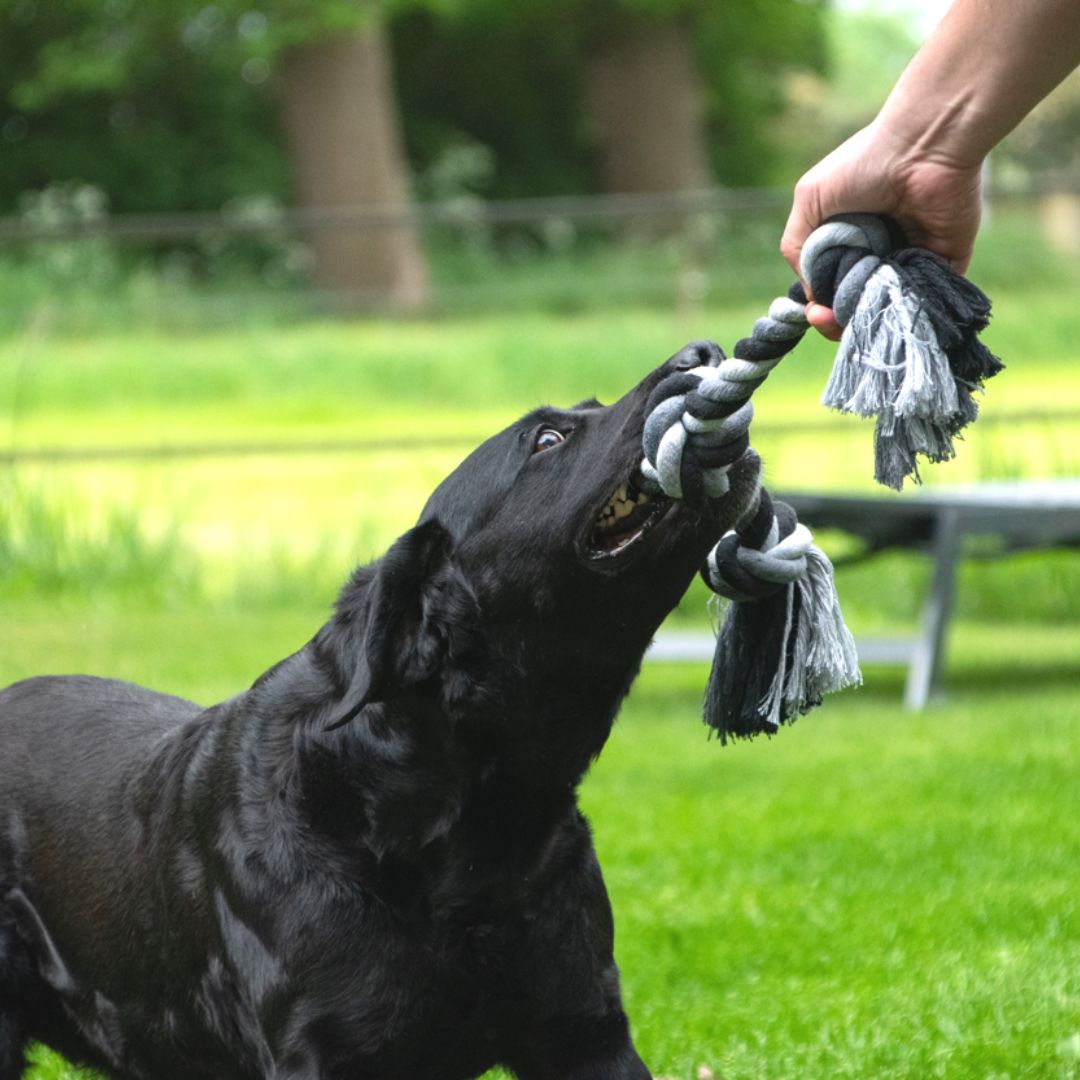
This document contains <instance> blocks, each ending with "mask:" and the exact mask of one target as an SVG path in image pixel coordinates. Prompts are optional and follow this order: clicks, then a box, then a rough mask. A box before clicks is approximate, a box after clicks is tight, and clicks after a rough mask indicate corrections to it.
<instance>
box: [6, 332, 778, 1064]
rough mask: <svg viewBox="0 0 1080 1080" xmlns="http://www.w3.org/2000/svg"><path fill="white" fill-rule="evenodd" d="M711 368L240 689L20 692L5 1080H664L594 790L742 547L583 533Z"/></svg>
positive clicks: (498, 475)
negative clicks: (651, 1064)
mask: <svg viewBox="0 0 1080 1080" xmlns="http://www.w3.org/2000/svg"><path fill="white" fill-rule="evenodd" d="M712 348H714V347H712V346H708V345H707V344H698V345H695V346H693V347H688V349H687V350H684V351H683V352H682V353H680V354H677V355H676V356H675V357H673V358H672V359H671V360H670V361H668V363H667V364H666V365H664V366H663V367H661V368H660V369H658V370H657V371H655V372H653V373H652V375H650V376H649V377H648V378H647V379H645V380H644V382H642V383H641V384H640V385H639V386H638V387H636V388H635V389H634V390H632V391H631V392H630V393H629V394H627V395H626V396H625V397H624V398H622V399H621V400H620V401H619V402H617V403H616V404H615V405H612V406H610V407H607V408H604V407H601V406H600V405H599V404H597V403H596V402H586V403H583V404H582V405H580V406H577V407H575V408H573V409H569V410H555V409H541V410H539V411H537V412H535V413H533V414H531V415H529V416H527V417H525V418H524V419H523V420H521V421H519V422H518V423H516V424H514V425H512V426H511V427H510V428H508V429H507V430H506V431H504V432H502V433H501V434H499V435H497V436H495V437H494V438H493V439H491V440H489V441H488V442H486V443H485V444H483V445H482V446H481V447H480V448H479V449H478V450H476V451H475V452H474V453H473V454H472V455H470V456H469V457H468V458H467V459H466V460H465V462H464V463H463V464H462V465H461V466H460V467H459V468H458V469H457V470H456V471H455V472H454V473H453V474H452V475H451V476H450V477H449V478H448V479H447V480H446V481H444V482H443V484H442V485H440V487H439V488H438V490H437V491H436V492H435V493H434V495H433V496H432V498H431V500H430V501H429V503H428V505H427V507H426V509H425V510H424V513H423V515H422V517H421V520H420V523H419V524H418V525H417V526H416V528H414V529H412V530H411V531H410V532H408V533H406V534H405V535H404V536H403V537H402V538H401V539H400V540H398V541H397V543H395V544H394V545H393V547H392V548H391V549H390V551H389V552H388V553H387V554H386V555H385V556H384V557H383V558H381V559H379V560H378V561H377V562H375V563H373V564H372V565H370V566H365V567H363V568H361V569H359V570H358V571H357V572H356V573H355V574H354V575H353V578H352V580H351V581H350V582H349V583H348V584H347V585H346V587H345V589H344V590H343V592H342V594H341V596H340V598H339V600H338V604H337V608H336V612H335V614H334V616H333V618H332V619H331V620H330V621H329V622H328V623H327V624H326V625H325V626H324V627H323V628H322V629H321V630H319V632H318V633H317V634H316V635H315V637H314V638H313V639H312V640H311V641H310V642H309V643H308V644H307V645H305V646H304V647H303V648H302V649H300V650H299V651H298V652H297V653H295V654H294V655H292V656H290V657H288V658H287V659H285V660H283V661H281V662H280V663H279V664H277V665H276V666H275V667H274V668H272V669H271V670H270V671H268V672H267V673H266V674H264V675H263V676H261V677H260V678H259V679H258V681H257V682H256V683H255V684H254V686H252V687H251V689H250V690H248V691H246V692H244V693H241V694H238V695H237V696H235V697H233V698H230V699H229V700H227V701H225V702H222V703H221V704H219V705H215V706H213V707H212V708H209V709H203V708H201V707H200V706H198V705H195V704H192V703H191V702H188V701H184V700H181V699H180V698H175V697H170V696H167V695H164V694H157V693H153V692H151V691H149V690H144V689H141V688H139V687H136V686H131V685H128V684H126V683H121V682H117V681H112V680H106V679H97V678H90V677H86V676H70V677H48V678H37V679H30V680H28V681H26V682H22V683H18V684H16V685H14V686H12V687H9V688H8V689H7V690H6V691H4V692H3V693H2V694H0V1080H17V1078H18V1077H19V1075H20V1073H21V1071H22V1069H23V1067H24V1048H25V1045H26V1043H27V1042H28V1041H29V1040H37V1041H40V1042H43V1043H45V1044H46V1045H49V1046H52V1047H54V1048H56V1049H57V1050H59V1051H60V1052H61V1053H63V1054H65V1055H66V1056H68V1057H70V1058H71V1059H73V1060H75V1061H79V1062H85V1063H87V1064H89V1065H91V1066H94V1067H96V1068H98V1069H99V1070H101V1071H102V1072H104V1073H105V1074H107V1075H109V1076H112V1077H116V1078H122V1080H128V1078H131V1080H135V1078H153V1080H225V1078H228V1080H255V1078H273V1080H339V1078H340V1080H345V1078H349V1080H360V1078H363V1080H420V1078H423V1080H458V1078H460V1080H464V1078H467V1077H474V1076H477V1075H478V1074H480V1073H482V1072H483V1071H484V1070H486V1069H487V1068H489V1067H491V1066H493V1065H495V1064H500V1063H501V1064H503V1065H505V1066H506V1067H507V1068H509V1069H510V1070H512V1071H513V1072H514V1073H516V1075H517V1076H518V1077H520V1078H522V1080H647V1078H648V1077H649V1072H648V1070H647V1069H646V1067H645V1065H644V1064H643V1063H642V1061H641V1059H640V1057H639V1056H638V1054H637V1052H636V1051H635V1050H634V1047H633V1044H632V1042H631V1039H630V1035H629V1029H628V1024H627V1020H626V1016H625V1014H624V1012H623V1008H622V1005H621V1001H620V993H619V981H618V972H617V970H616V967H615V964H614V961H613V958H612V944H613V926H612V918H611V909H610V905H609V903H608V900H607V895H606V893H605V890H604V884H603V880H602V878H601V874H600V868H599V866H598V864H597V861H596V857H595V855H594V852H593V846H592V841H591V838H590V834H589V829H588V825H587V824H586V822H585V819H584V818H583V817H582V815H581V814H580V812H579V811H578V808H577V803H576V788H577V785H578V783H579V781H580V780H581V778H582V776H583V775H584V773H585V771H586V769H587V768H588V766H589V764H590V762H591V761H592V759H593V758H595V756H596V755H597V754H598V753H599V751H600V749H601V747H602V746H603V744H604V742H605V740H606V738H607V736H608V733H609V731H610V728H611V725H612V723H613V721H614V718H615V714H616V712H617V710H618V707H619V704H620V702H621V700H622V698H623V697H624V696H625V695H626V693H627V692H628V690H629V688H630V684H631V682H632V681H633V679H634V677H635V675H636V674H637V671H638V667H639V665H640V661H641V658H642V655H643V653H644V651H645V649H646V647H647V646H648V644H649V641H650V639H651V637H652V635H653V633H654V632H655V630H656V628H657V626H658V625H659V624H660V622H661V620H662V618H663V617H664V615H665V614H666V613H667V612H668V611H669V610H670V609H671V608H672V607H673V606H674V605H675V603H677V601H678V599H679V597H680V596H681V595H682V593H683V592H684V591H685V589H686V587H687V585H688V584H689V582H690V580H691V578H692V576H693V574H694V573H695V571H696V569H697V567H698V566H699V565H700V564H701V561H702V559H703V558H704V555H705V553H706V552H707V550H708V549H709V547H711V546H712V544H713V543H715V541H716V540H717V538H718V537H719V536H720V534H721V533H722V532H723V530H724V529H725V528H726V527H727V526H728V525H729V524H730V521H725V520H723V517H724V514H723V513H722V512H721V511H718V510H715V509H713V510H700V511H696V510H692V509H691V508H689V507H687V506H685V505H683V504H681V503H670V502H667V501H666V500H664V499H662V498H659V499H657V500H655V501H654V503H653V504H651V506H650V507H649V508H648V511H645V510H642V511H639V514H638V517H639V518H642V516H643V515H644V514H645V513H646V512H647V513H648V514H650V515H651V516H650V517H649V518H648V520H647V521H646V520H642V528H643V530H644V531H643V533H642V534H641V535H640V536H639V537H638V538H637V539H636V540H635V541H634V542H632V543H629V544H627V545H626V546H625V547H623V548H621V549H619V550H617V551H607V552H604V551H601V550H599V549H597V548H596V547H595V545H594V544H593V540H592V539H591V538H593V537H595V535H596V534H595V533H594V523H595V522H596V520H597V518H598V515H599V514H600V512H601V509H602V508H603V507H604V505H605V503H606V502H607V501H608V499H609V498H610V497H611V495H612V492H613V491H614V490H615V489H616V488H617V487H618V485H619V484H620V483H622V482H624V481H626V480H627V479H628V478H629V477H630V476H631V475H632V473H633V471H634V467H635V465H636V463H637V462H638V460H639V458H640V454H641V431H642V423H643V412H644V407H645V402H646V399H647V397H648V395H649V393H650V391H651V390H652V389H653V388H654V387H655V386H656V384H657V383H658V381H659V380H660V379H661V378H662V377H664V376H665V375H666V374H669V373H670V372H671V371H672V370H674V369H675V368H676V367H687V366H692V365H693V364H695V363H699V362H701V361H702V360H703V359H707V358H708V356H710V355H712V354H711V352H710V350H711V349H712ZM542 432H547V434H541V433H542ZM552 433H554V434H552ZM559 436H561V437H562V441H561V442H560V441H559ZM756 473H757V465H756V463H755V462H754V461H746V462H744V464H743V466H742V468H741V469H740V468H736V469H735V470H733V474H732V475H733V478H734V481H735V484H734V489H733V495H732V496H731V497H730V498H729V499H727V500H724V505H726V506H731V507H734V506H738V505H739V502H740V500H739V497H738V493H739V492H742V493H744V494H746V493H748V492H749V491H750V490H752V488H753V485H754V484H755V483H756ZM728 516H730V512H729V513H728ZM635 520H637V519H635ZM609 546H610V545H609Z"/></svg>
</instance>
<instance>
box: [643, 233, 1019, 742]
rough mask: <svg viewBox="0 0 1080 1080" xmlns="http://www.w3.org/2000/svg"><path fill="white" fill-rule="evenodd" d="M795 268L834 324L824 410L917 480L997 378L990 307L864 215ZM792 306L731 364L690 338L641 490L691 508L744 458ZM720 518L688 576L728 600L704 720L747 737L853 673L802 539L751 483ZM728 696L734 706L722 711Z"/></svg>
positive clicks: (794, 328) (944, 454)
mask: <svg viewBox="0 0 1080 1080" xmlns="http://www.w3.org/2000/svg"><path fill="white" fill-rule="evenodd" d="M800 271H801V274H802V277H803V279H804V280H805V281H806V282H807V283H808V284H809V286H810V289H811V292H812V293H813V296H814V298H815V300H817V301H818V302H820V303H822V304H825V305H828V306H831V307H832V309H833V311H834V313H835V315H836V319H837V321H838V322H839V324H840V325H841V326H842V327H844V333H843V336H842V339H841V342H840V348H839V350H838V352H837V358H836V363H835V365H834V367H833V371H832V374H831V375H830V378H829V381H828V384H827V385H826V388H825V392H824V394H823V396H822V401H823V402H824V403H825V404H827V405H829V406H831V407H833V408H836V409H839V410H840V411H842V412H855V413H859V414H861V415H864V416H870V415H872V416H876V417H877V427H876V429H875V444H874V458H875V478H876V479H877V480H878V481H879V482H881V483H884V484H887V485H889V486H891V487H895V488H899V487H900V486H901V485H902V484H903V481H904V479H905V478H906V477H907V476H909V475H914V476H915V479H916V480H918V470H917V468H916V458H917V456H918V455H923V456H925V457H927V458H928V459H929V460H930V461H941V460H944V459H946V458H948V457H951V456H953V438H954V437H955V436H956V435H957V433H958V432H959V431H960V430H961V429H962V428H963V427H964V426H965V425H966V424H968V423H970V422H971V421H972V420H973V419H974V418H975V416H976V415H977V408H976V405H975V402H974V399H973V396H972V395H973V392H974V391H976V390H979V389H981V388H982V383H983V380H985V379H986V378H989V377H990V376H992V375H994V374H996V373H997V371H999V370H1000V369H1001V366H1002V365H1001V363H1000V361H998V360H997V359H996V357H994V356H992V355H991V354H990V353H989V352H988V350H987V349H986V348H985V346H983V345H982V343H981V342H979V341H978V338H977V335H978V333H979V331H981V330H982V329H983V328H984V327H985V326H986V324H987V321H988V318H989V311H990V303H989V301H988V300H987V298H986V297H985V296H984V295H983V293H982V292H981V291H980V290H979V289H977V288H976V287H975V286H974V285H972V284H971V283H970V282H969V281H967V280H966V279H965V278H963V277H962V276H961V275H959V274H957V273H956V272H955V271H953V270H952V269H951V267H949V265H948V264H947V263H946V262H945V261H944V260H943V259H940V258H938V257H937V256H936V255H933V254H932V253H930V252H928V251H924V250H922V249H920V248H907V247H905V244H904V238H903V236H902V234H901V233H900V232H899V230H898V229H897V228H896V227H895V225H893V223H891V222H890V221H889V220H888V219H886V218H882V217H878V216H876V215H873V214H851V215H846V216H844V217H843V218H839V219H835V220H832V221H830V222H827V223H826V224H825V225H823V226H821V227H820V228H818V229H816V230H815V231H814V232H813V233H812V234H811V235H810V237H809V238H808V240H807V243H806V245H805V247H804V248H803V251H802V257H801V264H800ZM805 306H806V294H805V293H804V291H803V288H802V286H801V284H799V283H798V282H796V283H795V284H794V285H793V286H792V287H791V289H790V290H789V291H788V295H787V296H786V297H779V298H777V299H776V300H774V301H773V303H772V304H771V305H770V307H769V312H768V314H767V315H766V316H764V317H763V318H761V319H758V320H757V322H755V323H754V327H753V330H752V331H751V333H750V335H749V337H746V338H743V339H742V340H741V341H739V342H738V343H737V344H736V345H735V349H734V356H733V357H732V358H731V359H728V358H726V357H725V356H724V354H723V352H722V351H721V350H720V348H719V347H718V346H716V345H714V344H713V343H712V342H697V343H695V344H693V345H690V346H687V347H686V349H684V350H683V351H682V352H681V353H679V354H677V355H676V356H675V357H673V358H672V359H673V360H674V361H675V365H676V368H677V369H678V370H676V371H675V372H674V373H673V374H672V375H669V376H668V377H667V378H666V379H664V380H663V381H662V382H661V383H660V384H659V385H658V386H657V387H656V389H655V390H654V391H653V394H652V395H651V397H650V399H649V401H648V403H647V406H646V413H647V416H646V421H645V427H644V433H643V436H642V449H643V451H644V460H643V461H642V463H641V466H640V474H641V483H642V485H643V486H644V487H645V488H646V490H649V491H653V492H656V491H663V492H665V493H666V494H667V495H668V496H670V497H672V498H676V499H683V500H685V501H687V502H688V503H692V504H697V505H700V504H702V503H704V502H705V501H706V500H717V499H723V498H724V497H725V496H727V495H728V492H729V490H730V486H731V485H730V481H729V479H728V473H729V471H730V470H731V468H732V466H733V465H734V464H735V463H736V462H738V461H740V460H742V459H744V458H746V457H747V455H750V454H753V451H752V450H751V449H750V436H749V429H750V423H751V421H752V420H753V416H754V410H753V405H752V403H751V401H750V398H751V396H752V395H753V393H754V391H755V390H756V389H757V388H758V387H759V386H760V385H761V384H762V383H763V382H764V381H765V379H766V378H767V377H768V375H769V373H770V372H771V371H772V369H773V368H774V367H775V366H776V365H777V364H778V363H779V362H780V360H781V359H782V358H783V357H784V356H786V355H787V353H789V352H790V351H791V350H792V349H793V348H794V347H795V345H796V344H798V342H799V341H800V340H801V339H802V337H803V335H804V334H805V333H806V330H807V328H808V323H807V320H806V313H805ZM730 509H731V510H732V512H733V514H734V516H735V517H736V519H737V520H736V526H735V528H734V529H733V530H732V531H731V532H729V533H728V534H727V535H726V536H724V537H723V538H722V539H721V540H720V542H719V543H718V544H717V545H716V547H715V548H714V549H713V551H712V552H711V553H710V554H709V556H708V559H707V560H706V565H705V567H704V569H703V571H702V574H703V577H704V578H705V581H706V582H707V583H708V585H709V587H710V588H711V589H712V590H713V591H714V592H716V593H718V594H720V595H722V596H726V597H728V598H730V599H731V600H733V601H734V603H732V604H731V605H729V608H728V618H727V619H726V621H725V624H724V628H723V629H722V631H721V635H720V639H719V642H718V648H717V660H716V661H715V662H714V665H713V673H712V674H711V675H710V689H709V693H708V695H707V698H706V715H707V719H708V721H709V722H710V723H712V724H714V726H716V727H718V728H719V730H720V731H721V734H722V735H723V734H724V733H725V732H728V731H733V732H735V733H737V734H753V733H754V731H756V730H761V725H760V723H759V722H758V721H759V719H762V720H763V721H764V723H765V725H766V728H765V730H769V729H771V728H775V727H776V726H777V725H778V724H780V723H782V722H784V721H785V720H787V719H790V718H791V717H792V716H794V715H797V714H798V713H799V712H803V711H805V710H806V709H807V708H809V707H810V706H812V705H814V704H817V702H818V701H819V700H820V697H821V694H822V693H825V692H827V691H829V690H834V689H838V688H840V687H842V686H847V685H851V684H852V683H854V682H857V681H858V680H859V673H858V664H857V660H856V657H855V648H854V643H853V642H852V640H851V635H850V634H849V633H848V631H847V628H846V627H845V626H844V623H843V619H842V617H841V615H840V609H839V604H838V602H837V600H836V591H835V587H834V584H833V578H832V566H831V564H830V563H829V560H828V559H827V558H826V556H825V555H824V553H823V552H821V551H820V550H819V549H818V548H817V547H815V546H814V544H813V540H812V537H811V535H810V532H809V530H808V529H806V528H805V527H804V526H802V525H800V524H799V523H798V521H797V519H796V518H795V514H794V512H793V511H792V510H791V509H790V507H787V506H785V505H784V504H782V503H776V504H774V503H773V502H772V500H771V499H770V498H769V496H768V493H767V492H765V490H764V489H763V488H761V487H760V483H759V484H758V486H757V488H756V489H755V491H754V492H753V493H752V494H751V496H750V497H749V499H748V500H747V502H746V503H745V504H744V505H743V506H742V507H732V508H730ZM781 592H784V593H785V594H786V600H785V602H784V607H783V613H782V619H781V620H780V621H781V622H782V625H781V626H779V627H777V626H775V625H772V626H767V627H765V628H764V629H763V628H762V625H761V624H760V623H759V622H755V621H754V620H748V619H747V618H745V617H744V616H743V615H741V614H740V613H739V612H740V608H742V607H744V606H745V603H746V602H748V601H765V602H766V603H767V604H772V603H773V598H776V597H777V596H778V594H779V593H781ZM733 611H734V612H735V614H734V615H732V612H733ZM773 614H774V615H776V614H777V612H776V610H775V606H774V610H773ZM773 621H774V624H775V622H776V620H775V619H774V620H773ZM751 623H754V626H755V629H754V631H753V633H756V634H758V635H759V636H764V638H765V639H767V642H768V647H769V649H770V650H771V651H772V654H773V656H772V660H771V663H772V665H773V666H772V668H771V669H770V673H769V674H768V677H767V678H766V672H765V670H764V669H763V668H762V667H761V664H760V662H759V661H758V659H757V655H756V651H755V647H753V646H750V645H748V644H747V640H746V639H747V635H748V634H749V633H750V631H749V630H748V627H749V626H750V624H751ZM750 636H753V635H752V634H751V635H750ZM725 663H726V664H728V666H729V667H730V666H731V665H732V664H739V665H745V666H747V667H748V668H751V669H754V674H753V676H752V677H751V678H750V679H749V682H750V683H752V684H754V688H755V689H760V690H761V693H760V695H759V696H758V697H756V698H753V700H752V701H751V702H750V704H749V706H747V704H746V697H747V692H746V690H745V688H740V686H739V685H738V684H737V683H733V682H732V678H731V676H730V675H729V674H725V673H724V672H723V671H722V670H721V669H722V668H723V664H725ZM726 697H734V698H738V699H739V700H738V701H737V702H736V704H735V705H734V706H729V705H728V704H727V703H726V701H725V700H724V699H725V698H726ZM755 710H756V715H755Z"/></svg>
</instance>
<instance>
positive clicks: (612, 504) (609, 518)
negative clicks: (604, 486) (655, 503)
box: [598, 481, 652, 529]
mask: <svg viewBox="0 0 1080 1080" xmlns="http://www.w3.org/2000/svg"><path fill="white" fill-rule="evenodd" d="M651 501H652V500H651V499H650V497H649V496H648V495H647V494H645V492H643V491H638V490H637V489H636V488H634V487H633V486H632V485H631V484H630V483H629V482H628V481H627V482H624V483H622V484H620V485H619V486H618V487H617V488H616V489H615V492H614V494H613V495H612V496H611V498H610V499H609V500H608V503H607V505H606V506H605V507H604V509H603V510H601V511H600V519H599V521H598V524H599V525H600V526H601V527H603V528H608V529H612V528H614V527H615V526H616V525H618V523H619V522H620V521H622V520H623V518H626V517H629V516H630V515H631V514H632V513H633V512H634V511H635V510H637V509H638V508H639V507H642V506H645V505H646V503H649V502H651Z"/></svg>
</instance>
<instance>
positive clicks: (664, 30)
mask: <svg viewBox="0 0 1080 1080" xmlns="http://www.w3.org/2000/svg"><path fill="white" fill-rule="evenodd" d="M828 10H829V8H828V0H755V3H753V4H735V3H717V2H716V0H515V2H514V3H513V4H507V3H506V2H505V0H447V3H446V4H445V5H443V6H441V7H439V8H438V9H437V12H433V11H431V10H424V9H421V10H413V11H412V12H411V13H407V14H405V15H403V16H402V17H400V18H398V19H396V20H395V22H394V26H393V34H394V40H395V46H396V48H395V52H396V56H397V63H398V70H399V73H400V75H401V93H402V101H403V106H404V109H405V114H406V118H407V123H406V135H407V137H408V139H409V146H410V151H411V152H412V154H413V155H414V156H415V157H416V158H417V160H419V161H425V162H426V161H432V160H437V158H438V155H439V154H440V153H443V152H447V151H448V150H450V149H452V148H453V146H454V145H456V144H459V143H464V144H466V145H475V144H480V145H482V146H485V147H488V148H490V150H491V151H492V153H493V156H494V158H495V161H496V162H497V171H496V173H495V174H494V175H493V176H490V177H488V178H487V186H486V189H485V193H487V194H501V195H514V194H523V193H529V194H552V193H555V192H566V191H581V190H601V191H604V190H607V191H644V190H654V191H655V190H680V189H687V188H691V187H702V186H706V185H707V184H708V183H710V182H711V180H712V179H713V178H716V179H718V180H720V181H721V182H722V183H725V184H733V185H737V184H743V185H745V184H763V183H769V182H773V181H778V180H788V179H789V178H791V177H792V176H793V175H794V170H793V169H792V168H791V167H790V166H789V165H788V163H787V156H786V152H785V148H784V147H783V146H782V145H778V144H777V143H776V142H775V140H774V138H773V124H772V121H773V120H774V118H775V117H776V115H777V114H778V113H779V112H780V111H781V110H782V109H783V107H784V104H785V76H786V74H787V73H788V72H790V71H791V70H793V69H806V70H809V71H815V72H821V71H823V70H824V69H825V67H826V59H827V49H826V42H825V32H826V21H827V18H826V17H827V13H828Z"/></svg>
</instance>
